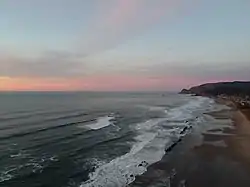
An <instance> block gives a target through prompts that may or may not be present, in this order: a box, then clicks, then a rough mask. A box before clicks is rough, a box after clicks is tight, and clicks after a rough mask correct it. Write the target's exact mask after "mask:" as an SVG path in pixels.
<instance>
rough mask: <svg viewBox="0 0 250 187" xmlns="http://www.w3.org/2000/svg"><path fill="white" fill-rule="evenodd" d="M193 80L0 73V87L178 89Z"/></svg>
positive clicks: (104, 89) (54, 89)
mask: <svg viewBox="0 0 250 187" xmlns="http://www.w3.org/2000/svg"><path fill="white" fill-rule="evenodd" d="M190 82H191V83H196V82H197V80H196V81H194V80H192V79H188V78H186V77H185V78H181V77H178V78H173V77H157V78H156V77H155V78H154V77H135V76H121V75H112V76H89V77H85V78H60V79H59V78H57V79H53V78H51V79H48V78H10V77H0V91H77V90H79V91H80V90H83V91H84V90H85V91H130V90H131V91H133V90H135V91H136V90H163V89H164V90H178V89H180V88H182V87H183V86H184V87H186V85H188V83H190Z"/></svg>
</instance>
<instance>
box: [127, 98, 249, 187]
mask: <svg viewBox="0 0 250 187" xmlns="http://www.w3.org/2000/svg"><path fill="white" fill-rule="evenodd" d="M220 103H223V104H226V105H228V106H230V108H229V109H227V110H222V111H218V112H212V113H207V114H206V116H207V117H208V118H211V123H210V124H207V125H206V124H204V127H203V129H197V130H194V131H193V132H192V133H191V134H189V135H187V136H186V137H185V138H184V139H185V140H184V141H182V142H181V143H179V144H178V145H177V146H176V147H175V148H174V149H173V150H172V151H171V152H170V153H166V155H165V156H164V158H163V159H162V160H161V161H160V162H158V163H156V164H154V165H152V166H151V167H150V168H149V169H148V171H147V172H146V173H145V174H144V175H143V176H140V177H138V178H137V180H136V181H135V182H134V183H133V184H132V185H131V186H135V187H136V186H145V187H146V186H150V187H151V186H152V187H153V186H154V187H158V186H159V187H160V186H171V187H184V186H186V187H224V186H227V187H235V186H240V187H249V186H250V146H249V145H250V121H249V120H250V109H237V108H235V106H234V105H233V104H232V103H231V102H225V101H223V102H220Z"/></svg>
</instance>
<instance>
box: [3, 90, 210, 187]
mask: <svg viewBox="0 0 250 187" xmlns="http://www.w3.org/2000/svg"><path fill="white" fill-rule="evenodd" d="M212 104H213V102H212V101H211V100H209V99H205V98H198V97H196V98H193V97H191V96H180V95H177V94H171V93H168V94H166V93H90V92H89V93H87V92H86V93H62V92H61V93H60V92H58V93H33V92H25V93H1V94H0V186H5V187H76V186H77V187H78V186H81V187H85V186H86V187H87V186H93V187H95V186H108V187H112V186H126V185H127V184H129V183H131V182H133V181H134V180H135V176H137V175H141V174H143V173H144V172H145V171H146V168H147V167H148V166H149V165H151V164H153V163H155V162H157V161H159V160H160V159H161V158H162V157H163V155H164V153H165V149H166V147H167V146H169V145H171V142H173V141H174V140H175V139H176V138H179V137H180V136H181V131H182V130H183V128H184V127H185V126H186V120H189V121H190V122H192V125H195V124H196V125H197V124H198V123H199V121H197V120H196V119H197V116H199V115H200V114H201V113H202V112H204V110H207V109H208V108H209V107H211V106H212Z"/></svg>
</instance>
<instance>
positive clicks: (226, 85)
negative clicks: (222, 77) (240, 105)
mask: <svg viewBox="0 0 250 187" xmlns="http://www.w3.org/2000/svg"><path fill="white" fill-rule="evenodd" d="M180 93H181V94H195V95H199V96H218V95H230V96H234V95H238V96H246V95H250V82H240V81H236V82H219V83H208V84H202V85H199V86H195V87H192V88H190V89H183V90H182V91H181V92H180Z"/></svg>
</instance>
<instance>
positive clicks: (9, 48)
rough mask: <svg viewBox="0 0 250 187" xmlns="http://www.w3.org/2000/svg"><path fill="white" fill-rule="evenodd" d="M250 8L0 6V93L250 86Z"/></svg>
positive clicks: (231, 1) (101, 3)
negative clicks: (229, 84) (243, 83)
mask: <svg viewBox="0 0 250 187" xmlns="http://www.w3.org/2000/svg"><path fill="white" fill-rule="evenodd" d="M249 20H250V1H249V0H220V1H218V0H70V1H69V0H22V1H20V0H1V1H0V91H77V90H83V91H84V90H90V91H158V90H166V91H174V90H175V91H176V90H179V89H181V88H187V87H190V86H193V85H196V84H201V83H206V82H216V81H232V80H250V53H249V51H250V21H249Z"/></svg>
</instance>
